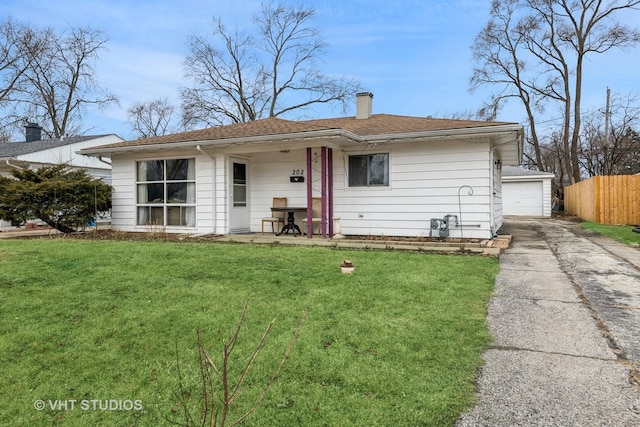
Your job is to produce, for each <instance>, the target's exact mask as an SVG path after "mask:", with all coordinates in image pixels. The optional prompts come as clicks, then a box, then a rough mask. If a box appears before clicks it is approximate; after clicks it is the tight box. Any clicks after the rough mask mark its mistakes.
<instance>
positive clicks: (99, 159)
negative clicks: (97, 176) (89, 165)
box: [98, 156, 111, 166]
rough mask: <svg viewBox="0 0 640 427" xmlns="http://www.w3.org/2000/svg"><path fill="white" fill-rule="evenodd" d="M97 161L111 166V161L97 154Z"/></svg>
mask: <svg viewBox="0 0 640 427" xmlns="http://www.w3.org/2000/svg"><path fill="white" fill-rule="evenodd" d="M98 161H100V162H102V163H104V164H105V165H109V166H111V162H108V161H106V160H105V159H103V158H102V156H98Z"/></svg>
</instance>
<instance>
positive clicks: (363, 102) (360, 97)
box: [356, 92, 373, 119]
mask: <svg viewBox="0 0 640 427" xmlns="http://www.w3.org/2000/svg"><path fill="white" fill-rule="evenodd" d="M372 100H373V94H372V93H371V92H360V93H357V94H356V119H368V118H369V117H371V114H372V113H371V104H372Z"/></svg>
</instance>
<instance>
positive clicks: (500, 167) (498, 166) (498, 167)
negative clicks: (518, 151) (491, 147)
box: [493, 159, 502, 169]
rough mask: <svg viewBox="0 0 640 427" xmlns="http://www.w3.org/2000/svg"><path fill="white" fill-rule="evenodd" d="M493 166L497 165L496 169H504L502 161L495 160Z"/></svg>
mask: <svg viewBox="0 0 640 427" xmlns="http://www.w3.org/2000/svg"><path fill="white" fill-rule="evenodd" d="M493 164H494V165H496V169H502V162H501V161H500V159H498V160H495V161H494V162H493Z"/></svg>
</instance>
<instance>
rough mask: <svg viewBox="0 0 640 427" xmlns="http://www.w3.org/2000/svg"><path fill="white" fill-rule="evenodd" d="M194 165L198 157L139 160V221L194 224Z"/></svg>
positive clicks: (164, 224)
mask: <svg viewBox="0 0 640 427" xmlns="http://www.w3.org/2000/svg"><path fill="white" fill-rule="evenodd" d="M195 169H196V167H195V159H168V160H145V161H140V162H137V163H136V187H137V205H136V206H137V210H138V213H137V224H138V225H161V226H179V227H195V225H196V205H195V204H196V171H195Z"/></svg>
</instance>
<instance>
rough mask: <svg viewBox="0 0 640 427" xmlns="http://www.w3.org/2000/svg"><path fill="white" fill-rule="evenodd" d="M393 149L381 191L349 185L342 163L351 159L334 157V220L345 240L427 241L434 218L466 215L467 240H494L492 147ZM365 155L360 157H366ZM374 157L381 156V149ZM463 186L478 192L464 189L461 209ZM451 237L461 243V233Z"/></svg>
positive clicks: (456, 145) (447, 145) (444, 145)
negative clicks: (358, 237) (368, 237)
mask: <svg viewBox="0 0 640 427" xmlns="http://www.w3.org/2000/svg"><path fill="white" fill-rule="evenodd" d="M388 147H390V150H389V153H390V155H389V159H390V160H389V161H390V165H389V170H390V172H389V174H390V176H389V186H388V187H381V188H366V187H365V188H353V187H349V186H348V185H346V183H345V167H346V161H344V158H343V157H345V158H346V156H348V155H349V154H351V153H350V152H346V153H344V155H342V154H341V153H339V152H338V153H335V154H334V160H336V161H335V169H334V170H335V181H334V186H335V199H334V216H335V217H339V218H340V226H341V230H342V233H343V234H347V235H365V236H366V235H378V236H380V235H386V236H424V237H428V236H429V233H430V228H429V220H430V219H431V218H443V217H444V216H445V215H458V216H460V210H461V211H462V218H461V220H462V222H463V224H464V225H467V226H469V225H472V226H473V227H467V226H465V227H464V228H463V229H462V230H463V235H464V237H478V238H487V237H489V236H490V233H491V227H492V224H491V215H490V200H491V195H492V185H491V177H490V170H489V167H488V166H489V163H490V153H489V147H488V144H484V143H463V142H455V141H454V142H447V143H432V144H429V143H423V144H419V145H418V144H402V145H393V146H391V145H390V146H388ZM376 148H377V150H376ZM373 150H375V151H373ZM362 151H363V150H362V149H360V150H359V152H358V153H357V154H366V150H365V153H362ZM371 151H372V152H376V151H378V152H379V151H380V147H373V148H372V149H371ZM464 185H468V186H471V187H472V188H473V195H471V196H469V195H468V190H467V189H466V188H464V189H462V191H461V192H460V194H461V195H460V201H461V204H460V205H459V204H458V191H459V189H460V187H461V186H464ZM476 225H479V227H477V226H476ZM450 235H451V237H459V236H460V228H452V229H451V232H450Z"/></svg>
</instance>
